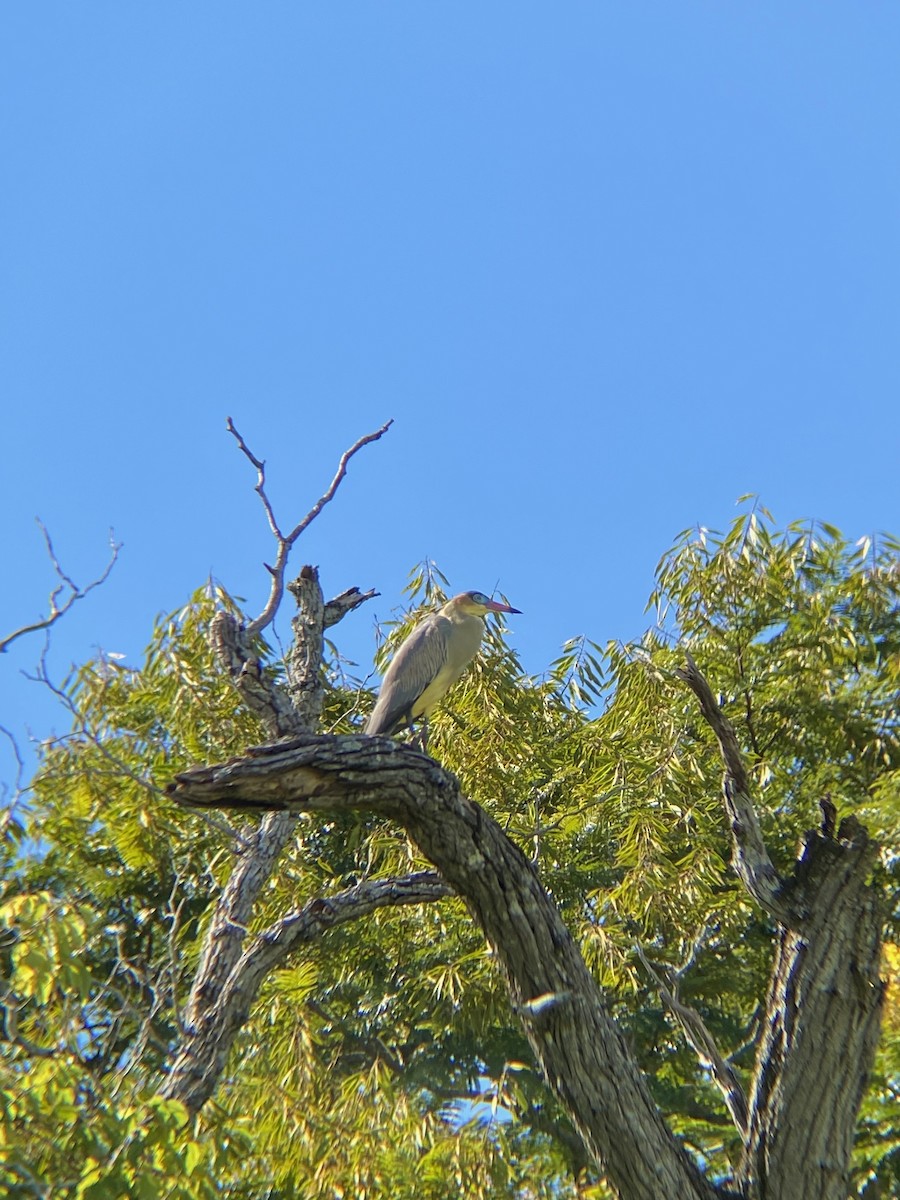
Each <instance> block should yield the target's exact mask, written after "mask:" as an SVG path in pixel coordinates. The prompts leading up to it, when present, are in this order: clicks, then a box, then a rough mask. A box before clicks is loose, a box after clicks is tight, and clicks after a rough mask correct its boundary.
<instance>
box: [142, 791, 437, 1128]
mask: <svg viewBox="0 0 900 1200" xmlns="http://www.w3.org/2000/svg"><path fill="white" fill-rule="evenodd" d="M269 816H270V818H272V817H275V818H276V819H277V818H279V817H280V818H281V820H282V821H283V820H284V817H285V814H283V813H279V814H274V813H273V814H269ZM451 894H452V889H451V888H450V887H448V885H447V884H446V883H444V881H443V880H442V879H441V877H440V876H439V875H438V874H437V873H436V872H434V871H419V872H417V873H416V874H413V875H405V876H400V877H397V878H388V879H366V880H363V881H362V882H361V883H358V884H356V885H355V886H354V887H351V888H347V889H346V890H345V891H343V892H338V893H336V894H335V895H333V896H324V897H316V898H315V899H313V900H309V901H307V903H306V904H304V905H303V907H302V908H300V909H298V910H297V911H296V912H292V913H288V914H287V915H286V916H284V917H282V918H281V919H280V920H278V921H276V922H275V923H274V924H273V925H270V926H269V928H268V929H266V930H264V931H263V932H262V933H260V934H258V935H257V936H256V937H255V938H254V939H253V941H252V942H251V943H250V945H249V946H247V948H246V950H244V951H243V953H242V954H240V955H239V956H238V957H236V958H234V959H233V960H232V962H231V964H230V969H229V971H228V974H227V977H225V978H224V979H222V980H221V984H220V986H218V987H210V986H209V983H211V980H208V981H207V986H206V987H204V988H202V994H203V996H204V998H205V999H207V1000H208V1001H209V1003H206V1004H203V1005H196V1004H195V1005H194V1006H193V1007H192V1009H191V1010H190V1011H189V1016H188V1025H189V1033H190V1036H189V1037H188V1038H186V1039H184V1040H183V1042H182V1046H181V1050H180V1052H179V1054H178V1056H177V1058H176V1060H175V1063H174V1065H173V1068H172V1073H171V1075H170V1076H169V1078H168V1080H167V1082H166V1086H165V1089H164V1094H165V1095H166V1096H168V1097H170V1098H174V1099H178V1100H180V1101H181V1102H182V1103H183V1104H186V1105H187V1106H188V1108H190V1109H191V1111H193V1112H196V1111H197V1110H198V1109H199V1108H201V1107H202V1105H203V1104H204V1103H205V1102H206V1101H207V1099H208V1098H209V1097H210V1095H211V1094H212V1092H213V1089H214V1088H215V1086H216V1084H217V1083H218V1080H219V1076H220V1075H221V1073H222V1070H223V1068H224V1066H225V1060H226V1059H227V1057H228V1052H229V1050H230V1049H231V1045H232V1042H233V1041H234V1037H235V1034H236V1033H237V1032H238V1030H239V1029H240V1028H241V1026H242V1025H243V1024H244V1022H245V1021H246V1020H247V1016H248V1014H249V1011H250V1006H251V1005H252V1004H253V1001H254V1000H255V999H256V995H257V993H258V991H259V988H260V985H261V984H262V982H263V980H264V979H265V978H266V976H267V975H268V974H269V973H270V972H271V971H273V970H275V969H276V968H277V967H279V966H281V965H282V964H283V963H284V961H285V960H286V959H287V957H288V956H289V955H290V954H291V953H292V952H293V951H294V950H296V949H297V948H298V947H299V946H301V945H305V944H308V943H310V942H313V941H316V940H317V939H318V938H321V937H322V936H323V935H324V934H325V933H326V932H327V931H328V930H329V929H333V928H335V927H336V926H338V925H343V924H345V923H346V922H348V921H355V920H358V919H359V918H361V917H366V916H368V915H369V914H370V913H372V912H375V910H376V909H380V908H396V907H399V906H402V905H409V904H425V903H430V902H432V901H435V900H441V899H443V898H444V897H445V896H449V895H451ZM207 944H208V945H209V944H211V943H210V939H209V938H207ZM201 970H202V967H201ZM200 993H201V989H199V988H198V986H197V982H196V981H195V984H194V997H195V998H196V997H197V996H198V994H200Z"/></svg>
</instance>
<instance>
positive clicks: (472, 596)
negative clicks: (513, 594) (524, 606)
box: [448, 592, 522, 617]
mask: <svg viewBox="0 0 900 1200" xmlns="http://www.w3.org/2000/svg"><path fill="white" fill-rule="evenodd" d="M450 604H452V605H453V607H454V608H455V609H456V610H457V612H462V613H466V614H467V615H471V616H475V617H483V616H485V615H486V614H487V613H489V612H501V613H518V612H521V611H522V610H521V609H519V608H513V607H512V606H511V605H509V604H501V603H500V601H499V600H491V599H490V597H489V596H486V595H485V594H484V592H460V594H459V595H458V596H454V597H453V599H452V600H451V601H450ZM448 607H449V605H448Z"/></svg>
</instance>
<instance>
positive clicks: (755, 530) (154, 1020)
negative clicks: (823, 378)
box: [0, 430, 900, 1200]
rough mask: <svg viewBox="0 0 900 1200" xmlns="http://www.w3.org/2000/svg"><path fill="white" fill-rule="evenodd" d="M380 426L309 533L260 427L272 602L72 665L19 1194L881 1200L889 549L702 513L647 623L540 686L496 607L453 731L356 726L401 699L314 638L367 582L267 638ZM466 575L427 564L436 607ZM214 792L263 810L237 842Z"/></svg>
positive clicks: (355, 600)
mask: <svg viewBox="0 0 900 1200" xmlns="http://www.w3.org/2000/svg"><path fill="white" fill-rule="evenodd" d="M233 432H234V433H235V436H238V437H239V435H237V433H236V431H234V430H233ZM381 432H383V431H381ZM373 436H374V435H373ZM366 440H371V439H364V440H363V441H362V442H361V443H358V444H357V446H356V447H354V448H353V449H352V450H351V451H349V452H348V455H346V456H345V458H344V459H343V460H342V464H341V467H340V469H339V472H338V476H336V479H335V481H334V482H333V484H332V487H331V488H330V489H329V491H328V492H327V493H326V495H325V496H324V497H323V499H322V501H320V502H319V505H318V506H316V508H315V509H314V510H312V512H311V514H310V515H309V516H308V518H306V519H305V523H304V522H301V523H300V525H298V526H297V527H296V528H295V530H294V531H292V532H291V533H290V534H287V535H284V534H282V533H281V532H280V530H279V526H278V523H277V521H276V520H275V515H274V513H273V512H272V510H271V506H270V505H269V504H268V500H267V499H266V495H265V471H264V466H263V464H262V462H261V461H260V460H258V459H256V458H255V457H254V456H253V455H252V454H251V453H250V451H249V450H248V449H247V447H246V446H245V445H244V444H243V443H242V442H241V446H242V448H243V450H244V452H245V453H246V454H247V455H248V457H250V458H251V460H252V461H253V463H254V465H255V466H256V469H257V473H258V479H257V487H258V490H259V492H260V495H261V497H262V499H263V503H264V505H265V508H266V513H267V516H268V518H269V521H270V524H271V527H272V530H273V533H274V534H275V537H276V550H277V554H276V559H275V566H274V567H273V568H272V598H271V599H270V603H269V604H268V605H267V606H266V610H265V611H264V613H263V614H261V615H260V617H259V618H257V619H256V620H255V621H249V622H248V621H246V619H245V618H244V617H243V615H242V614H241V613H240V611H239V609H238V608H237V606H236V605H235V604H234V602H233V601H231V599H230V598H229V597H228V596H227V595H226V594H225V593H224V592H223V591H222V590H221V589H217V588H214V587H210V588H208V589H206V590H204V591H202V592H200V593H198V594H197V595H195V596H194V597H193V599H192V601H191V603H190V604H189V605H188V606H187V607H186V608H185V609H184V610H182V611H181V612H180V613H178V614H174V615H173V616H172V617H171V618H169V619H167V620H165V621H163V622H160V624H159V626H158V628H157V630H156V631H155V633H154V638H153V641H152V643H151V647H150V650H149V652H148V656H147V660H146V663H145V665H144V667H143V668H142V669H141V670H140V671H136V670H126V669H124V668H122V667H120V666H118V665H116V664H109V663H99V664H97V663H94V664H88V665H87V666H86V667H85V668H84V669H82V671H81V672H79V673H78V675H77V676H76V677H75V678H74V679H73V680H72V681H71V683H70V685H69V688H68V691H67V693H66V694H67V696H68V698H69V703H70V704H71V707H72V714H73V733H72V735H71V737H70V738H69V739H67V740H66V741H64V742H63V743H61V744H58V745H55V746H53V747H50V748H48V750H47V752H46V754H45V758H44V762H43V763H42V766H41V770H40V772H39V775H38V778H37V780H36V782H35V792H34V798H33V802H32V807H31V812H30V822H29V826H28V827H27V828H26V829H24V830H23V831H22V838H23V839H24V838H26V837H27V836H33V834H34V832H35V831H36V830H40V831H41V834H42V837H43V838H44V844H43V846H42V847H41V851H40V853H34V852H33V851H32V852H31V853H29V852H28V849H27V843H26V842H25V841H24V840H22V841H20V842H19V844H18V848H17V847H16V846H15V845H10V847H9V851H8V852H9V864H10V868H11V869H14V871H15V873H14V875H13V883H12V886H11V887H10V888H9V890H8V893H7V897H6V904H5V907H4V914H5V920H6V923H7V926H8V927H9V928H10V929H13V928H17V929H18V933H19V939H18V941H17V942H15V943H14V944H13V941H12V937H10V938H9V939H8V943H9V944H8V945H7V948H6V964H5V966H6V969H5V977H6V978H7V980H8V983H7V987H8V992H7V1013H8V1014H10V1015H8V1017H7V1025H6V1034H7V1039H8V1040H7V1042H6V1044H5V1047H4V1057H3V1059H2V1061H0V1066H2V1070H3V1072H4V1074H3V1083H4V1095H5V1097H6V1100H5V1103H6V1114H7V1121H6V1127H7V1130H8V1135H7V1136H8V1163H7V1170H8V1172H9V1177H10V1181H11V1184H12V1185H13V1186H14V1187H15V1188H18V1189H19V1190H20V1193H21V1194H35V1195H69V1194H71V1195H86V1196H94V1197H99V1196H117V1195H131V1194H146V1195H148V1196H149V1195H160V1196H162V1195H170V1194H173V1195H184V1196H194V1195H197V1196H204V1195H210V1196H211V1195H223V1194H226V1195H234V1196H241V1195H243V1196H253V1197H262V1196H272V1197H275V1196H284V1197H287V1196H314V1195H322V1196H325V1195H335V1194H369V1195H392V1196H406V1195H408V1196H429V1195H434V1196H446V1195H448V1194H460V1195H470V1196H526V1195H528V1196H551V1195H553V1196H559V1195H565V1194H574V1193H575V1191H578V1192H579V1194H581V1195H594V1196H597V1197H601V1196H606V1195H608V1194H619V1195H620V1196H622V1197H623V1198H624V1200H632V1198H634V1197H650V1196H652V1197H673V1198H674V1197H680V1196H690V1197H695V1196H715V1195H720V1196H725V1195H729V1194H731V1195H734V1194H737V1195H744V1196H747V1197H752V1196H760V1197H766V1198H767V1200H773V1198H776V1197H788V1196H789V1197H791V1198H792V1200H793V1198H795V1197H810V1198H812V1197H816V1198H817V1200H818V1198H822V1200H825V1198H831V1197H838V1196H840V1197H844V1196H846V1195H847V1194H849V1193H850V1192H851V1191H853V1192H859V1193H860V1194H862V1193H863V1192H864V1191H865V1189H867V1188H868V1192H866V1194H867V1195H869V1196H872V1195H876V1194H878V1192H877V1190H876V1189H878V1188H881V1189H886V1188H889V1187H891V1183H892V1181H894V1180H896V1178H897V1153H896V1149H895V1148H896V1146H897V1145H898V1144H900V1139H898V1129H900V1111H898V1105H897V1098H898V1097H897V1088H898V1083H900V1070H898V1066H900V1062H898V1053H897V1047H898V1040H900V1039H898V1036H897V1034H898V1029H897V1023H896V1019H895V1017H894V1016H893V1010H891V1009H889V1013H888V1021H887V1025H886V1033H885V1036H884V1038H883V1039H882V1043H881V1048H880V1050H879V1051H878V1057H877V1059H876V1057H875V1056H876V1047H877V1045H878V1024H879V1019H880V1015H881V1010H882V1006H883V1003H882V1002H883V987H882V985H881V983H880V981H879V978H878V964H879V952H880V946H881V941H882V937H883V935H884V933H885V930H886V931H887V936H888V938H889V939H891V945H893V942H894V941H895V940H896V926H895V924H893V923H892V921H895V919H896V916H895V914H891V913H890V910H889V899H890V896H891V894H892V890H893V888H892V885H893V884H894V876H895V874H896V860H895V858H894V857H892V856H891V854H888V853H884V854H880V853H879V851H878V844H879V842H880V841H883V842H885V843H886V844H889V843H890V842H891V841H892V840H894V839H895V836H896V828H897V814H898V758H900V741H898V729H897V692H898V678H900V667H898V651H900V621H898V603H897V599H898V598H897V592H898V583H900V558H898V546H897V544H896V543H895V542H893V541H891V540H890V539H886V538H885V539H881V540H880V541H879V542H878V543H877V544H876V543H874V542H872V543H867V544H862V545H856V546H854V545H849V544H847V543H846V542H845V541H844V539H843V538H842V537H841V535H840V534H839V533H838V531H837V530H835V529H833V528H831V527H829V526H822V525H806V526H802V527H801V526H789V527H788V528H787V529H786V530H784V531H782V532H776V531H775V529H774V523H773V521H772V519H771V517H770V516H769V515H768V514H767V513H766V512H765V511H764V510H762V509H760V508H759V507H757V506H754V507H752V508H751V509H750V510H749V511H747V512H746V513H745V514H744V515H742V516H741V517H740V518H739V519H738V520H737V521H736V522H735V524H734V526H733V527H732V529H731V530H730V531H729V532H728V533H727V534H726V535H724V536H719V535H715V534H713V533H711V532H709V531H706V530H695V531H689V532H688V533H686V534H684V535H682V536H681V537H680V538H679V540H678V542H677V543H676V545H675V547H674V548H673V550H672V551H671V552H670V553H669V554H668V555H667V556H666V557H665V558H664V559H663V561H662V562H661V564H660V567H659V569H658V587H657V591H656V593H655V595H654V597H653V599H652V603H653V605H654V606H655V608H656V623H655V625H654V628H653V629H652V630H651V631H650V632H649V633H648V634H647V635H646V637H645V638H644V639H643V640H642V642H641V643H640V644H639V645H635V646H628V647H623V646H619V645H615V644H610V645H608V646H606V647H605V648H602V649H601V648H599V647H596V646H594V645H592V644H591V643H589V642H587V641H586V640H584V639H579V640H576V641H574V642H572V643H570V644H569V645H568V646H567V647H566V649H565V651H564V653H563V655H562V656H561V658H560V659H559V660H558V661H557V662H556V663H555V664H553V665H552V666H551V668H550V669H549V670H548V672H547V673H546V674H545V676H543V677H542V678H540V679H525V678H523V673H522V671H521V668H520V665H519V663H518V661H517V660H516V658H515V655H514V654H513V653H512V652H511V651H510V650H509V648H508V647H507V645H506V642H505V638H504V634H503V631H502V629H500V628H499V627H496V626H494V627H492V628H491V630H490V632H489V638H488V645H487V651H486V654H485V656H484V658H483V661H482V662H481V663H480V664H478V666H477V667H476V668H475V669H474V670H473V671H472V672H471V673H470V674H469V676H468V677H467V678H466V679H465V681H464V682H463V683H461V684H460V685H459V687H458V688H457V689H456V690H455V691H454V693H453V694H452V696H451V699H450V702H449V704H448V705H447V706H446V708H445V710H444V711H443V713H442V714H441V716H440V718H438V719H437V720H436V721H435V722H434V728H433V730H432V738H431V752H432V755H433V758H428V757H426V756H424V755H422V754H421V753H419V752H418V751H416V750H414V749H412V748H411V747H407V746H403V745H400V744H398V743H395V742H392V741H390V740H387V739H381V738H375V739H370V738H365V737H363V736H361V735H360V734H359V732H358V729H359V723H360V718H361V714H362V712H363V710H364V709H365V708H366V706H367V705H368V704H369V703H370V702H371V699H370V697H369V696H368V694H367V693H366V692H365V691H364V689H362V688H361V686H360V685H359V683H358V681H354V680H353V679H352V678H349V677H348V676H347V675H346V673H345V665H344V664H342V662H341V660H340V659H339V657H338V656H337V655H336V653H333V652H331V653H330V652H329V650H328V642H327V641H326V640H325V636H324V635H325V631H326V629H330V628H331V627H332V626H334V625H336V624H337V623H338V622H339V621H340V620H341V619H343V618H344V617H345V616H347V615H348V614H349V613H351V612H352V611H353V610H354V609H355V608H356V607H358V606H359V605H360V604H362V603H363V602H364V601H365V599H366V598H367V596H365V595H363V594H362V593H359V592H358V591H356V590H353V589H352V590H351V591H349V592H345V593H343V594H342V595H340V596H338V597H336V598H335V600H333V601H330V602H328V603H325V601H324V598H323V596H322V592H321V589H320V587H319V582H318V577H317V573H316V572H315V571H314V570H313V569H312V568H308V567H307V568H303V570H302V571H301V572H300V575H299V577H298V578H297V580H296V581H295V582H294V583H293V584H291V585H289V590H290V591H291V592H292V594H293V596H294V599H295V600H296V602H297V608H298V613H297V616H296V617H295V619H294V622H293V627H294V634H295V637H294V641H293V643H292V645H291V648H290V650H289V652H288V655H287V658H286V660H285V661H284V662H279V660H278V659H277V658H276V656H275V655H274V654H273V653H272V650H271V648H270V647H269V646H268V645H267V644H266V643H265V641H264V635H265V631H266V630H267V628H268V626H269V624H270V622H271V618H272V616H273V615H274V613H275V611H276V609H277V607H278V604H279V603H280V600H281V596H282V594H283V590H284V574H285V570H286V567H287V554H288V552H289V550H290V548H291V547H292V546H293V544H294V542H295V541H296V540H297V538H298V537H299V536H300V533H301V532H302V528H304V527H305V524H308V522H309V520H311V519H313V518H314V515H315V512H316V511H318V510H320V509H321V506H322V504H323V503H327V502H328V501H329V500H330V499H331V498H332V496H333V495H334V492H335V490H336V488H337V485H338V484H339V483H340V479H341V478H342V477H343V472H344V470H345V469H346V466H347V462H348V461H349V456H350V455H351V454H352V453H355V452H356V450H358V449H359V448H361V445H362V444H364V442H365V441H366ZM442 587H443V580H442V579H441V577H440V576H439V575H438V574H437V573H436V572H434V571H433V570H427V571H420V572H418V573H417V574H416V575H415V577H414V578H413V580H412V581H411V587H410V594H411V600H412V602H413V605H412V612H411V613H410V615H409V619H410V620H412V619H414V617H415V612H416V611H417V610H418V607H419V604H420V603H424V604H426V605H428V604H432V603H434V602H436V601H437V600H439V599H440V598H441V596H442ZM406 629H407V622H406V621H403V622H401V623H399V624H398V626H397V628H396V629H395V630H394V631H393V633H392V635H391V637H390V638H389V639H388V642H389V645H390V644H391V643H393V642H395V641H396V640H397V639H398V638H400V637H402V636H403V635H404V633H405V631H406ZM708 680H711V681H714V686H715V689H716V692H717V693H718V694H716V693H714V691H713V690H712V688H711V687H710V684H709V683H708V682H707V681H708ZM321 729H324V730H327V732H320V730H321ZM254 745H255V746H256V748H255V749H251V750H249V751H248V750H247V747H248V746H254ZM235 755H237V756H238V757H234V756H235ZM195 763H201V764H203V765H201V766H194V765H192V764H195ZM207 764H212V765H207ZM723 769H724V787H723V786H722V777H723ZM173 779H174V780H175V782H174V783H171V781H172V780H173ZM166 783H169V784H170V793H169V794H170V795H171V796H172V798H174V799H175V800H177V801H178V803H179V805H183V804H188V805H190V806H191V808H190V809H182V808H179V807H176V806H175V805H173V804H172V803H171V801H170V800H163V799H161V798H160V791H161V789H162V787H164V786H165V784H166ZM720 797H721V798H720ZM219 806H224V807H226V808H230V809H255V810H268V811H266V812H265V815H264V816H263V817H262V819H261V820H258V821H255V822H254V821H252V820H244V821H242V823H241V824H240V825H239V826H238V827H237V828H234V827H232V826H231V825H229V824H228V823H227V821H225V820H224V819H223V818H222V817H221V816H219V815H218V814H217V813H214V812H212V811H211V810H212V809H214V808H218V807H219ZM723 816H724V819H723ZM863 821H865V823H866V824H867V825H868V828H869V831H870V832H869V833H867V832H866V830H865V829H864V828H863ZM870 835H871V836H870ZM798 841H799V843H800V850H799V852H798V851H797V849H796V847H797V844H798ZM729 857H731V858H732V859H733V863H734V867H735V870H734V871H732V870H731V869H730V867H729V865H728V859H729ZM76 950H77V956H76V953H75V951H76ZM894 953H895V952H894V951H893V950H892V949H889V958H888V966H889V967H890V966H891V964H893V965H894V967H895V966H896V959H895V958H894V957H892V956H893V955H894ZM498 966H499V968H500V969H499V970H498V969H497V967H498ZM873 1064H874V1065H873ZM867 1079H871V1083H870V1086H869V1090H868V1093H867V1094H866V1096H865V1099H863V1094H864V1091H865V1086H866V1081H867ZM26 1085H27V1086H26ZM861 1104H862V1110H861V1115H860V1105H861ZM63 1119H65V1121H66V1123H67V1127H68V1128H69V1130H70V1133H69V1135H68V1138H67V1140H66V1139H63V1140H62V1142H61V1140H60V1139H59V1137H58V1130H59V1125H60V1122H61V1121H63ZM185 1121H189V1123H190V1129H189V1131H188V1132H187V1133H186V1132H185V1131H184V1129H183V1125H184V1123H185ZM54 1130H55V1133H54V1132H52V1131H54ZM854 1130H855V1131H856V1148H855V1150H854V1149H853V1136H854ZM148 1164H149V1169H148ZM47 1180H51V1181H52V1183H51V1184H50V1186H51V1187H52V1188H53V1189H55V1190H50V1191H47V1190H45V1191H41V1190H40V1188H41V1186H45V1187H46V1186H47V1184H46V1183H44V1184H43V1185H42V1183H41V1181H47ZM139 1186H141V1187H143V1188H144V1192H138V1191H136V1190H135V1189H136V1188H138V1187H139ZM117 1188H118V1189H119V1190H116V1189H117ZM166 1188H169V1189H170V1190H165V1189H166ZM174 1188H180V1189H181V1190H180V1191H177V1190H171V1189H174ZM204 1189H205V1190H204ZM881 1194H885V1193H884V1192H883V1191H882V1193H881Z"/></svg>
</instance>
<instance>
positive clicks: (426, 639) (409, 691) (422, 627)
mask: <svg viewBox="0 0 900 1200" xmlns="http://www.w3.org/2000/svg"><path fill="white" fill-rule="evenodd" d="M449 637H450V622H449V621H448V620H447V618H446V617H443V616H441V614H440V613H433V614H432V615H431V616H430V617H426V618H425V620H424V621H422V622H421V624H419V625H417V626H416V628H415V629H414V630H413V631H412V633H411V634H410V635H409V637H408V638H407V639H406V641H405V642H404V643H403V644H402V645H401V647H400V649H399V650H398V651H397V653H396V654H395V655H394V657H393V659H392V660H391V665H390V666H389V667H388V669H387V671H386V672H385V676H384V682H383V683H382V685H381V691H380V692H379V694H378V700H377V702H376V704H375V707H374V708H373V709H372V713H371V715H370V717H369V719H368V721H367V722H366V733H371V734H376V733H387V734H391V733H396V732H397V730H399V729H402V728H403V726H404V725H409V724H410V722H411V721H412V718H413V711H412V710H413V705H414V704H415V702H416V701H417V700H418V698H419V697H420V696H421V695H422V693H423V692H424V691H425V689H426V688H427V687H428V685H429V684H430V683H431V682H432V680H433V679H435V678H436V676H437V675H438V672H439V671H440V670H441V668H442V667H443V666H444V665H445V663H446V662H447V643H448V640H449Z"/></svg>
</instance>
